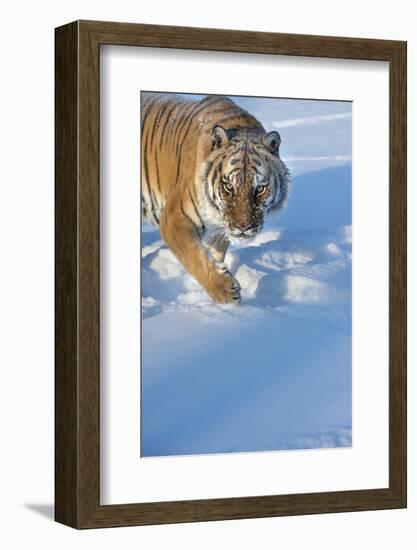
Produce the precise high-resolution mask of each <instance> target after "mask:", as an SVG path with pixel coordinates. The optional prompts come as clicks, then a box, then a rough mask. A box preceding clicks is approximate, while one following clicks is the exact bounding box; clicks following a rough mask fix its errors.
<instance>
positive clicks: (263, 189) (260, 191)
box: [256, 184, 269, 196]
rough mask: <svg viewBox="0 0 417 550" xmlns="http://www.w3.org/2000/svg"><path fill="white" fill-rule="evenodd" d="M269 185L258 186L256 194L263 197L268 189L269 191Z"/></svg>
mask: <svg viewBox="0 0 417 550" xmlns="http://www.w3.org/2000/svg"><path fill="white" fill-rule="evenodd" d="M268 187H269V186H268V185H267V184H265V185H258V187H257V188H256V194H257V195H258V196H259V195H263V194H264V193H265V192H266V191H267V189H268Z"/></svg>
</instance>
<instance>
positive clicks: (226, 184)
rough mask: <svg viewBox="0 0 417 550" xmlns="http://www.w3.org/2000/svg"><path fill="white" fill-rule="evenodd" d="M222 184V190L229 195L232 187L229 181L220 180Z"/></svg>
mask: <svg viewBox="0 0 417 550" xmlns="http://www.w3.org/2000/svg"><path fill="white" fill-rule="evenodd" d="M222 183H223V188H224V190H225V191H226V193H231V192H232V191H233V185H232V184H231V183H230V182H229V181H227V180H222Z"/></svg>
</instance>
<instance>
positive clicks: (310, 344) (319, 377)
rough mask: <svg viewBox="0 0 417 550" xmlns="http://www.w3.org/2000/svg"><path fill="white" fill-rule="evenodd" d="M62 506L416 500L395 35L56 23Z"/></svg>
mask: <svg viewBox="0 0 417 550" xmlns="http://www.w3.org/2000/svg"><path fill="white" fill-rule="evenodd" d="M55 395H56V446H55V448H56V520H57V521H59V522H61V523H64V524H66V525H69V526H72V527H76V528H98V527H111V526H124V525H144V524H156V523H174V522H188V521H207V520H220V519H234V518H255V517H266V516H284V515H295V514H313V513H328V512H342V511H360V510H378V509H386V508H403V507H405V506H406V44H405V43H404V42H399V41H385V40H369V39H357V38H335V37H324V36H304V35H290V34H275V33H258V32H249V31H229V30H218V29H196V28H186V27H164V26H153V25H141V24H123V23H110V22H92V21H77V22H74V23H70V24H68V25H65V26H63V27H59V28H58V29H56V393H55Z"/></svg>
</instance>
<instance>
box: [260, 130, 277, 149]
mask: <svg viewBox="0 0 417 550" xmlns="http://www.w3.org/2000/svg"><path fill="white" fill-rule="evenodd" d="M262 141H263V144H264V145H265V147H266V148H267V149H269V151H271V153H272V154H274V155H278V153H279V146H280V144H281V136H280V135H279V134H278V132H269V134H266V135H265V136H264V137H263V140H262Z"/></svg>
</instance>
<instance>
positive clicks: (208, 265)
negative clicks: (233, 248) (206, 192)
mask: <svg viewBox="0 0 417 550" xmlns="http://www.w3.org/2000/svg"><path fill="white" fill-rule="evenodd" d="M160 230H161V236H162V238H163V239H164V241H165V243H166V244H167V245H168V246H169V248H170V249H171V251H172V252H173V253H174V254H175V256H176V257H177V258H178V260H179V261H180V262H181V263H182V265H183V266H184V268H185V269H186V270H187V271H188V273H190V274H191V275H192V276H193V277H194V278H195V279H196V280H197V281H198V282H199V283H200V285H201V286H202V287H203V288H204V289H205V290H206V292H207V293H208V294H209V296H210V297H211V298H212V299H213V300H214V301H215V302H216V303H218V304H230V303H233V304H237V303H239V302H240V285H239V283H238V282H237V280H236V279H235V278H234V277H233V276H232V275H231V273H230V272H229V271H228V270H227V268H226V267H225V266H224V265H223V264H221V263H219V262H216V261H215V260H214V258H213V256H212V255H211V254H209V252H208V250H207V249H206V248H205V246H204V244H203V243H202V240H201V237H200V235H199V232H198V228H197V226H196V225H195V223H194V222H193V220H192V219H191V218H190V217H189V216H188V215H187V214H186V212H185V211H184V208H183V207H182V208H181V205H180V206H177V205H176V204H173V205H169V204H168V205H167V206H166V207H165V208H164V211H163V214H162V217H161V221H160Z"/></svg>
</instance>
